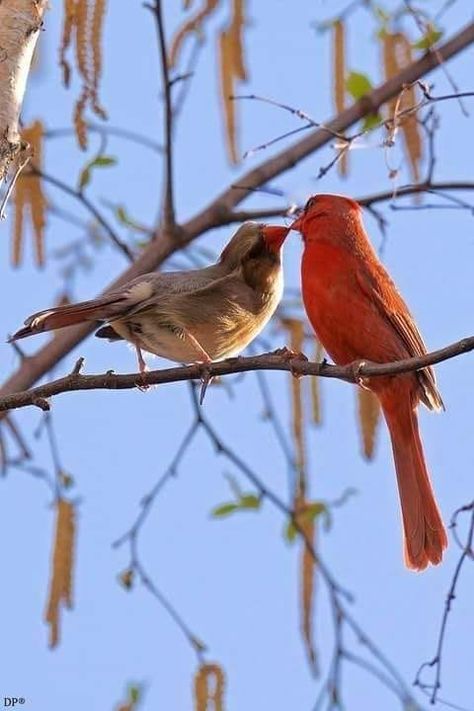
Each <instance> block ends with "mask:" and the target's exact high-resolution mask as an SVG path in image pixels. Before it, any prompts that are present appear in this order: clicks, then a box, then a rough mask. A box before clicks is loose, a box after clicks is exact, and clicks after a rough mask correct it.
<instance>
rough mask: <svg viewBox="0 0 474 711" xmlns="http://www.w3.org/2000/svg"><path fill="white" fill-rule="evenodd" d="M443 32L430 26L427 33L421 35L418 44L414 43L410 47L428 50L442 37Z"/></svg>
mask: <svg viewBox="0 0 474 711" xmlns="http://www.w3.org/2000/svg"><path fill="white" fill-rule="evenodd" d="M443 34H444V33H443V31H442V30H438V29H436V27H434V26H433V25H431V26H430V27H429V28H428V30H427V32H426V33H425V34H424V35H423V37H422V38H421V39H420V40H418V42H415V43H414V44H413V45H412V47H414V48H415V49H425V50H427V49H430V48H431V47H433V45H435V44H436V42H438V41H439V40H440V39H441V37H442V36H443Z"/></svg>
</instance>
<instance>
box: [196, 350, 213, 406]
mask: <svg viewBox="0 0 474 711" xmlns="http://www.w3.org/2000/svg"><path fill="white" fill-rule="evenodd" d="M210 363H212V361H211V360H209V361H206V362H205V363H203V364H202V367H201V392H200V393H199V404H200V405H202V403H203V402H204V398H205V396H206V392H207V388H208V387H209V385H211V383H212V382H213V381H214V378H213V376H212V375H211V373H210V371H209V369H208V368H206V366H207V365H209V364H210Z"/></svg>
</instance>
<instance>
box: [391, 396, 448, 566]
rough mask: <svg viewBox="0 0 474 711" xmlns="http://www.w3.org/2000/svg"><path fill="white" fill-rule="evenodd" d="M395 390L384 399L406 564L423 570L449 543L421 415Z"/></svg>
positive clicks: (441, 554) (439, 559)
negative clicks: (426, 454)
mask: <svg viewBox="0 0 474 711" xmlns="http://www.w3.org/2000/svg"><path fill="white" fill-rule="evenodd" d="M401 390H402V388H401V387H400V388H399V393H398V397H397V398H396V399H395V398H394V397H393V393H391V394H390V397H387V398H384V397H383V394H382V393H379V395H382V397H381V402H382V409H383V412H384V415H385V420H386V422H387V425H388V429H389V431H390V437H391V440H392V449H393V457H394V460H395V469H396V472H397V482H398V492H399V496H400V504H401V509H402V519H403V531H404V539H405V563H406V565H407V567H408V568H411V569H413V570H423V569H424V568H426V567H427V565H428V564H429V563H432V564H433V565H436V564H437V563H440V562H441V559H442V557H443V550H444V549H445V548H446V546H447V544H448V539H447V536H446V530H445V527H444V524H443V521H442V519H441V515H440V512H439V509H438V504H437V503H436V499H435V496H434V492H433V488H432V486H431V481H430V476H429V473H428V469H427V467H426V462H425V457H424V454H423V445H422V443H421V438H420V433H419V430H418V417H417V414H416V410H415V408H414V407H413V403H412V400H411V397H410V394H409V393H407V394H406V395H405V394H404V393H402V392H400V391H401Z"/></svg>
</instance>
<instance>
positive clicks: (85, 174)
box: [79, 167, 91, 190]
mask: <svg viewBox="0 0 474 711" xmlns="http://www.w3.org/2000/svg"><path fill="white" fill-rule="evenodd" d="M90 182H91V172H90V170H89V168H87V167H86V168H84V169H83V170H82V171H81V174H80V176H79V190H84V188H85V187H86V186H87V185H89V183H90Z"/></svg>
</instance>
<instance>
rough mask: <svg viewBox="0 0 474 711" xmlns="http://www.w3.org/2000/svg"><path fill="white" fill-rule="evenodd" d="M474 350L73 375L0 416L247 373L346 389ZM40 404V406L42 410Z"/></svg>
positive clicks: (2, 400)
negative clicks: (99, 394)
mask: <svg viewBox="0 0 474 711" xmlns="http://www.w3.org/2000/svg"><path fill="white" fill-rule="evenodd" d="M472 350H474V336H469V337H468V338H463V339H462V340H461V341H457V342H456V343H452V344H451V345H449V346H446V348H440V349H439V350H437V351H433V352H432V353H428V354H427V355H424V356H420V357H417V358H406V359H405V360H398V361H394V362H393V363H371V362H369V361H359V362H355V363H349V364H348V365H341V366H339V365H330V364H328V363H325V362H324V361H323V362H322V363H312V362H310V361H308V360H307V359H306V357H305V356H303V355H302V354H301V355H300V356H296V357H295V356H294V354H293V353H292V352H291V351H288V350H287V349H286V348H280V349H278V350H276V351H274V352H273V353H264V354H263V355H258V356H249V357H248V358H242V357H238V358H228V359H227V360H223V361H218V362H215V363H209V364H206V365H202V364H199V363H196V364H194V365H187V366H184V367H182V366H179V367H176V368H165V369H163V370H151V371H149V372H148V373H145V374H139V373H129V374H126V375H117V374H115V373H114V372H113V371H109V372H107V373H103V374H100V375H81V374H80V373H77V372H75V370H73V372H72V373H70V374H69V375H66V376H64V377H63V378H59V379H58V380H53V381H52V382H51V383H48V384H46V385H40V386H39V387H37V388H32V389H31V390H25V391H23V392H16V393H12V394H11V395H4V396H3V397H0V412H5V411H7V410H14V409H17V408H20V407H27V406H28V405H36V406H38V405H40V406H41V407H42V404H44V402H45V401H46V402H47V398H49V397H53V396H55V395H59V394H60V393H65V392H75V391H78V390H130V389H133V388H136V387H138V386H140V387H143V385H163V384H165V383H178V382H182V381H184V380H202V379H203V378H204V377H205V378H206V379H209V378H213V377H215V376H222V375H231V374H235V373H245V372H247V371H250V370H282V371H287V372H288V371H289V372H291V373H293V375H298V376H300V375H316V376H319V377H323V378H337V379H339V380H345V381H346V382H349V383H357V382H358V381H359V380H360V378H373V377H380V376H383V375H400V374H401V373H409V372H412V371H415V370H421V369H422V368H426V367H427V366H429V365H434V364H435V363H441V362H442V361H445V360H448V359H450V358H454V357H456V356H459V355H461V354H463V353H468V352H469V351H472ZM40 403H41V404H40Z"/></svg>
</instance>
